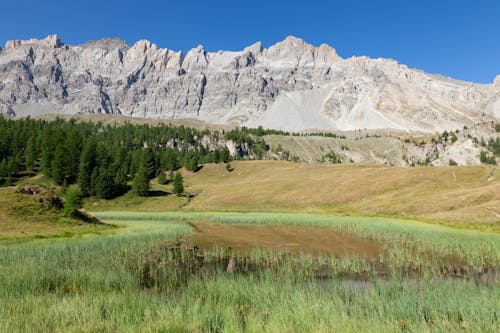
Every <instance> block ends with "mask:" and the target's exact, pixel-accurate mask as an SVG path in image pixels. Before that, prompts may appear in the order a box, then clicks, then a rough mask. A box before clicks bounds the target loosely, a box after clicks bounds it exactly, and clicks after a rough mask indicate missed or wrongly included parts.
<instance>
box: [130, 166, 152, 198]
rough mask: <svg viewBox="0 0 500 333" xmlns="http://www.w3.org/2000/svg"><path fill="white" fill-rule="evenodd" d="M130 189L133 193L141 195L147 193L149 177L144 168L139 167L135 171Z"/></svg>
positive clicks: (143, 195)
mask: <svg viewBox="0 0 500 333" xmlns="http://www.w3.org/2000/svg"><path fill="white" fill-rule="evenodd" d="M132 190H133V191H134V193H135V194H137V195H139V196H142V197H145V196H147V195H148V194H149V178H148V175H147V171H146V170H145V169H143V168H139V171H137V174H136V175H135V178H134V181H133V182H132Z"/></svg>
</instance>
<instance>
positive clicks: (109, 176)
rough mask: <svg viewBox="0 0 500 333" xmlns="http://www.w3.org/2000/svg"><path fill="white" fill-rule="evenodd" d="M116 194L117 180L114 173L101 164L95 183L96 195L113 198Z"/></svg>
mask: <svg viewBox="0 0 500 333" xmlns="http://www.w3.org/2000/svg"><path fill="white" fill-rule="evenodd" d="M114 195H115V180H114V175H113V173H112V172H111V171H110V170H108V169H106V167H104V166H101V167H100V168H99V173H98V177H97V181H96V184H95V196H96V197H98V198H102V199H111V198H112V197H113V196H114Z"/></svg>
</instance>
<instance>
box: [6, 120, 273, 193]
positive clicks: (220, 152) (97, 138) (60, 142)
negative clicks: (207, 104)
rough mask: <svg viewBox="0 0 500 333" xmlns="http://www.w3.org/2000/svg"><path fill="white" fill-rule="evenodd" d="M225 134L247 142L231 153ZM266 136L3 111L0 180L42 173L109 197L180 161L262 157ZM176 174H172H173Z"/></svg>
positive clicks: (192, 164)
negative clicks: (11, 115) (5, 114)
mask: <svg viewBox="0 0 500 333" xmlns="http://www.w3.org/2000/svg"><path fill="white" fill-rule="evenodd" d="M224 140H233V141H235V142H236V143H237V144H239V145H241V146H244V147H246V149H243V150H241V149H240V150H239V154H238V155H236V156H231V155H230V152H229V150H228V148H227V147H226V145H225V143H224V142H225V141H224ZM267 149H268V147H267V145H266V144H265V142H264V140H263V139H262V138H259V137H257V136H255V135H252V134H249V133H247V132H245V131H242V130H240V129H235V130H232V131H228V132H219V131H217V130H208V129H203V130H200V129H195V128H190V127H185V126H182V125H181V126H173V125H167V124H159V125H155V126H150V125H147V124H146V125H135V124H131V123H125V124H123V125H110V124H108V125H105V124H103V123H101V122H97V123H92V122H77V121H76V120H74V119H71V120H69V121H66V120H64V119H61V118H58V119H56V120H53V121H47V120H37V119H30V118H26V119H17V120H13V119H6V118H4V117H2V116H0V183H5V182H10V179H11V178H17V177H21V176H24V175H26V174H29V175H35V174H38V173H43V174H44V175H46V176H48V177H51V178H52V179H53V180H54V182H56V183H58V184H60V185H62V184H73V183H78V185H79V187H80V190H81V192H82V194H83V196H94V197H98V198H105V199H109V198H112V197H115V196H117V195H120V194H122V193H124V192H125V191H127V190H128V189H129V185H128V184H130V183H132V185H134V189H137V191H136V192H137V193H138V194H141V195H143V194H145V193H146V192H147V188H146V189H144V188H143V190H140V189H139V188H140V187H141V186H140V184H142V185H143V186H146V187H147V186H148V185H147V182H149V180H151V179H153V178H155V177H157V176H158V175H160V174H163V177H164V176H165V174H164V172H165V171H167V172H173V171H175V170H177V169H179V168H181V167H184V168H186V169H187V170H189V171H196V170H197V169H198V168H199V165H200V164H205V163H224V162H226V163H227V162H229V161H230V160H232V159H238V158H262V155H263V154H264V153H265V152H266V150H267ZM173 176H174V175H172V177H173Z"/></svg>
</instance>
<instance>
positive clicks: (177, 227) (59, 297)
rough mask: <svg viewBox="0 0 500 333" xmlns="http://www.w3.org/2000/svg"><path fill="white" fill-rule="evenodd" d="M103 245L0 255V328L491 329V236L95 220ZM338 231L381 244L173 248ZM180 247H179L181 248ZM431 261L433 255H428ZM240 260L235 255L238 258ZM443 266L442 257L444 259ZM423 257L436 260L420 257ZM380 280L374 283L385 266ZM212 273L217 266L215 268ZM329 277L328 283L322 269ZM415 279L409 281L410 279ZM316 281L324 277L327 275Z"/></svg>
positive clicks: (343, 226) (313, 222)
mask: <svg viewBox="0 0 500 333" xmlns="http://www.w3.org/2000/svg"><path fill="white" fill-rule="evenodd" d="M96 215H97V216H98V217H99V218H100V219H101V220H102V221H105V222H108V223H111V224H113V225H114V226H116V227H115V228H113V229H111V230H108V231H107V232H106V233H103V234H101V235H99V236H97V235H90V234H89V235H86V236H82V237H76V238H75V237H74V238H66V239H63V238H59V239H52V240H48V239H44V240H34V241H29V242H21V243H16V244H4V245H0V265H1V267H2V270H1V271H0V285H1V286H2V288H1V289H0V330H1V331H4V332H16V331H30V332H47V331H51V332H96V331H99V332H117V331H120V332H137V331H140V332H283V331H296V332H331V331H343V332H354V331H358V332H359V331H362V332H381V331H384V332H401V331H409V332H410V331H411V332H416V331H418V332H425V331H429V332H430V331H442V332H444V331H446V332H451V331H470V332H495V331H498V330H499V329H500V320H499V315H500V313H499V310H498V309H500V288H499V286H498V279H496V280H493V282H491V283H483V282H482V281H480V280H477V279H475V278H472V277H451V276H449V274H450V272H449V271H447V270H446V266H447V265H456V263H460V264H459V265H461V266H466V267H471V268H472V267H473V268H474V270H475V271H482V272H484V271H488V270H492V269H494V270H497V271H498V267H499V258H500V241H499V237H500V236H499V235H498V234H496V233H487V232H479V231H469V230H459V229H453V228H448V227H444V226H439V225H432V224H426V223H421V222H416V221H408V220H401V219H389V218H373V217H365V218H360V217H353V216H336V217H334V216H329V215H319V214H283V213H246V214H244V213H213V212H198V213H196V212H192V213H189V212H188V213H186V212H163V213H141V212H124V211H122V212H111V211H108V212H96ZM199 223H211V224H214V225H252V226H258V227H261V228H266V227H268V226H275V225H281V226H290V227H291V226H294V227H304V228H322V229H323V230H337V231H339V232H343V233H345V234H349V235H356V236H358V237H361V238H364V239H371V240H374V241H377V242H380V245H381V248H382V249H383V251H381V252H380V258H379V260H377V261H376V262H375V261H370V260H364V259H363V258H359V257H356V256H350V257H340V258H334V257H328V256H311V255H289V254H287V253H283V252H279V251H278V252H273V251H263V250H260V249H258V248H256V249H254V251H253V252H251V254H249V255H246V256H245V257H241V258H239V257H238V259H237V260H241V261H238V264H240V263H241V262H242V261H243V260H245V263H247V264H248V266H247V267H253V268H252V269H251V270H249V271H245V270H237V271H235V272H233V273H230V272H227V271H226V269H225V268H226V264H227V263H228V260H231V259H229V258H230V257H234V256H235V255H236V254H231V253H229V254H228V253H227V252H225V251H227V249H223V248H217V247H215V248H213V249H212V250H206V251H205V252H204V253H203V257H202V259H200V255H199V252H196V251H197V250H195V249H192V248H189V247H186V248H182V247H180V248H179V247H177V245H176V244H177V243H178V242H179V239H183V238H184V237H187V236H189V235H190V234H193V233H196V232H198V231H197V224H199ZM179 237H180V238H179ZM429 253H432V254H433V255H432V256H428V254H429ZM236 256H237V255H236ZM443 258H452V259H453V260H451V261H446V260H442V259H443ZM427 259H431V260H427ZM381 262H382V264H383V265H385V267H388V268H389V271H388V272H389V274H388V275H384V274H382V275H379V274H378V273H377V270H378V268H379V266H380V265H381ZM218 264H221V265H218ZM325 267H326V269H327V270H328V278H326V279H325V278H324V276H323V278H320V277H318V274H317V273H318V272H320V271H321V272H323V271H324V269H325ZM415 272H417V273H418V274H416V275H415V274H414V273H415ZM322 274H323V275H324V274H325V273H324V272H323V273H322Z"/></svg>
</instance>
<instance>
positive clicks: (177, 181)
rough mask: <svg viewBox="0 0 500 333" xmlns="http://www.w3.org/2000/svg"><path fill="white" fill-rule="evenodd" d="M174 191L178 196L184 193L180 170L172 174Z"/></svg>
mask: <svg viewBox="0 0 500 333" xmlns="http://www.w3.org/2000/svg"><path fill="white" fill-rule="evenodd" d="M174 193H175V194H177V196H179V197H180V196H181V195H182V193H184V180H183V179H182V175H181V174H180V172H177V173H176V174H175V176H174Z"/></svg>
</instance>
